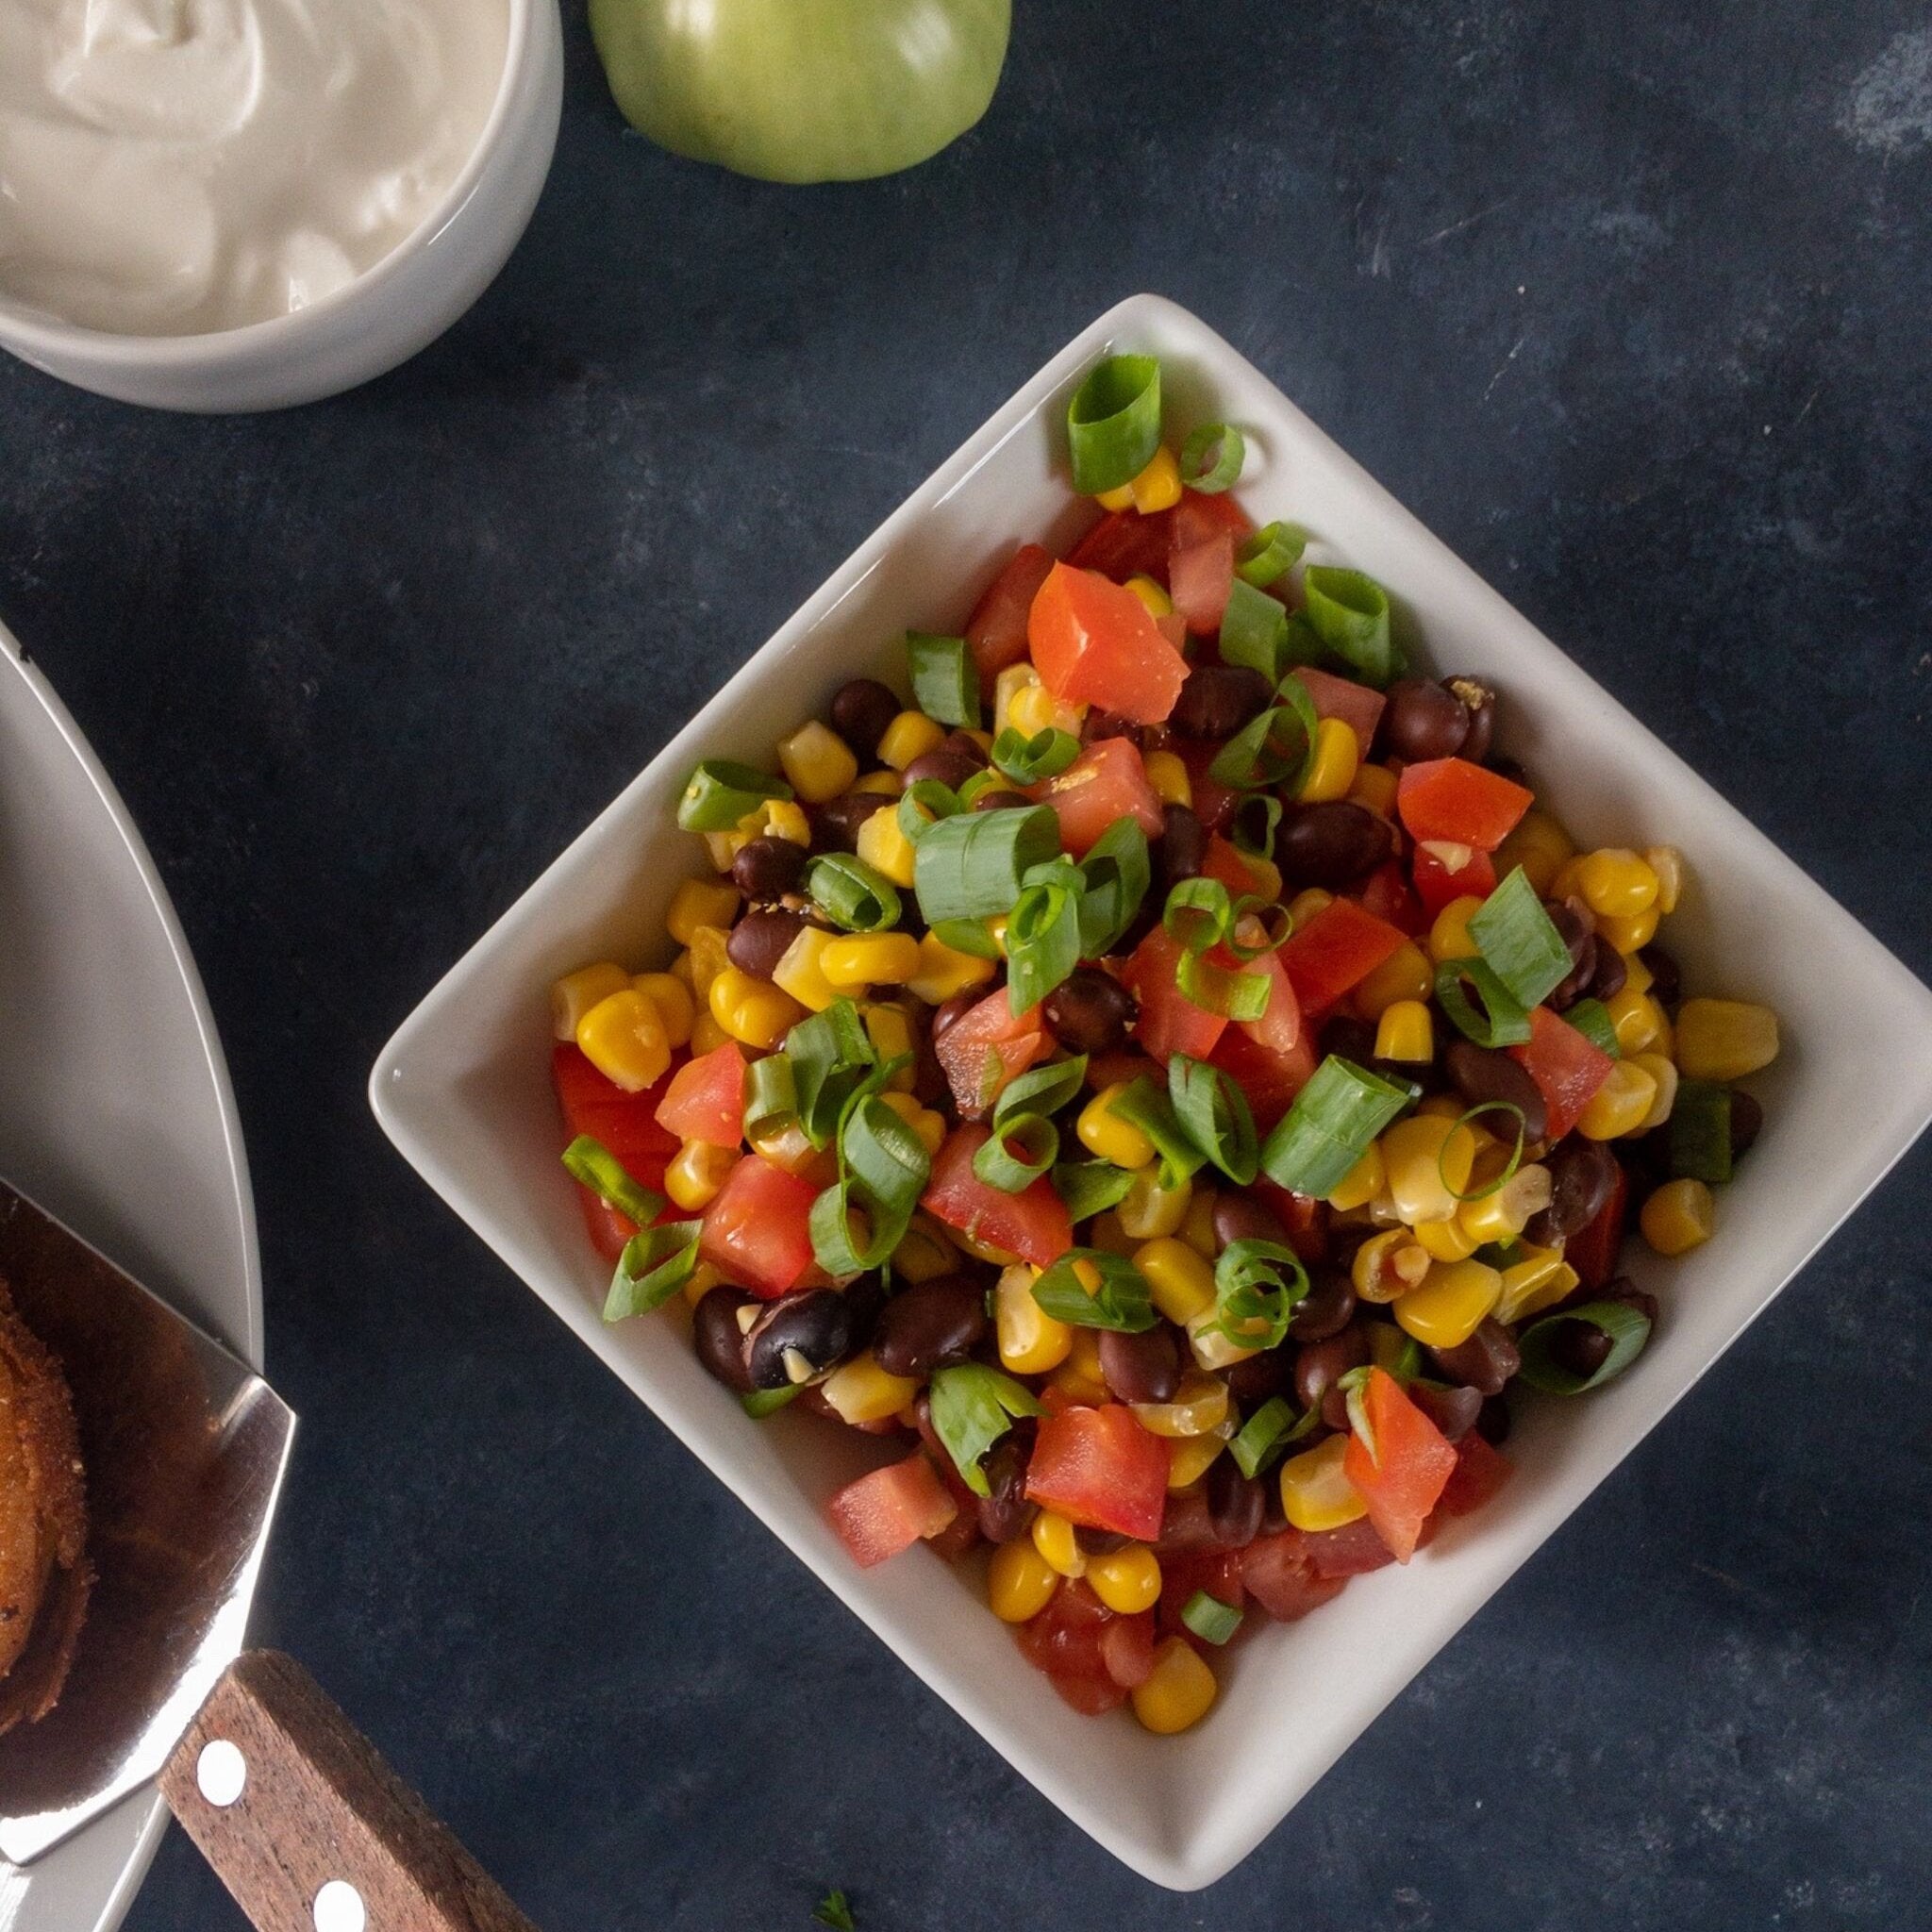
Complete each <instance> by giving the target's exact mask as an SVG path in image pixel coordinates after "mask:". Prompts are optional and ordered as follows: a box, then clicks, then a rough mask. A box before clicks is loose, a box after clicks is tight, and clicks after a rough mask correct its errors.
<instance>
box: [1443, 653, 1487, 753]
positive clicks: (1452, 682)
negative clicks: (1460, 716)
mask: <svg viewBox="0 0 1932 1932" xmlns="http://www.w3.org/2000/svg"><path fill="white" fill-rule="evenodd" d="M1442 689H1443V690H1444V691H1447V692H1448V693H1449V695H1450V696H1451V697H1453V698H1454V699H1455V700H1456V702H1457V704H1459V705H1460V706H1461V707H1462V708H1463V709H1464V710H1465V711H1467V712H1468V713H1469V734H1468V736H1467V737H1466V738H1464V739H1463V741H1462V745H1461V748H1460V749H1459V750H1458V751H1457V754H1456V756H1457V758H1467V759H1468V760H1469V761H1470V763H1471V764H1473V765H1479V764H1481V763H1482V761H1483V760H1484V759H1485V758H1488V757H1489V755H1490V741H1491V739H1493V738H1494V737H1495V735H1496V693H1495V692H1494V691H1491V689H1490V687H1489V686H1488V685H1486V684H1485V683H1484V682H1483V681H1482V679H1481V678H1479V677H1468V676H1461V675H1458V676H1456V677H1445V678H1444V679H1443V680H1442Z"/></svg>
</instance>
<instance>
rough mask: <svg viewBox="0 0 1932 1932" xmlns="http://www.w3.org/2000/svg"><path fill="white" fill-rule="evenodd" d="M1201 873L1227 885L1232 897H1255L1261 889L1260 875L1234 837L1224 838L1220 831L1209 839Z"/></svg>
mask: <svg viewBox="0 0 1932 1932" xmlns="http://www.w3.org/2000/svg"><path fill="white" fill-rule="evenodd" d="M1201 875H1202V877H1203V878H1209V879H1214V880H1216V881H1217V882H1219V883H1220V884H1221V885H1224V886H1225V887H1226V888H1227V891H1228V896H1229V897H1230V898H1235V899H1240V898H1243V897H1254V896H1256V895H1258V893H1259V892H1260V890H1261V880H1260V876H1259V874H1257V872H1256V871H1255V868H1254V867H1253V866H1252V865H1250V864H1249V863H1248V861H1247V859H1246V858H1245V857H1243V855H1242V853H1241V847H1240V846H1239V845H1237V844H1236V843H1235V842H1234V841H1233V840H1232V839H1224V838H1223V837H1222V836H1221V834H1220V833H1219V832H1216V833H1214V834H1213V835H1212V836H1211V837H1210V838H1209V839H1208V856H1207V857H1206V858H1204V859H1202V861H1201Z"/></svg>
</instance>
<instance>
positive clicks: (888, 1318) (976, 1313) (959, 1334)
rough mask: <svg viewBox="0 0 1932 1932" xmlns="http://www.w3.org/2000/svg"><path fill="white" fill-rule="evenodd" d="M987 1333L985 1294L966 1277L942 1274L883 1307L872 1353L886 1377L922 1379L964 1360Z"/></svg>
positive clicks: (916, 1283) (915, 1284)
mask: <svg viewBox="0 0 1932 1932" xmlns="http://www.w3.org/2000/svg"><path fill="white" fill-rule="evenodd" d="M986 1332H987V1320H986V1291H985V1290H984V1289H982V1288H981V1287H980V1285H979V1284H978V1283H977V1282H976V1281H974V1280H972V1279H971V1278H970V1277H968V1276H967V1275H964V1274H941V1275H936V1276H935V1277H934V1278H933V1279H932V1280H930V1281H919V1282H915V1283H914V1284H913V1285H912V1286H911V1287H910V1288H908V1289H905V1290H903V1291H901V1292H900V1293H898V1294H896V1295H894V1296H893V1297H892V1299H891V1301H889V1302H888V1303H887V1304H886V1306H885V1307H883V1308H882V1309H881V1310H880V1311H879V1321H878V1327H877V1328H876V1330H874V1335H873V1344H872V1352H873V1356H874V1359H875V1360H876V1361H877V1362H878V1365H879V1367H880V1368H882V1369H883V1370H885V1372H886V1373H887V1374H889V1375H908V1376H911V1377H913V1378H914V1379H923V1378H924V1377H925V1376H927V1375H929V1374H932V1373H933V1371H934V1370H935V1369H943V1368H945V1367H947V1366H948V1365H949V1364H951V1363H953V1362H962V1361H964V1360H965V1359H966V1357H968V1356H969V1355H971V1354H972V1353H973V1350H974V1346H975V1345H976V1344H977V1343H978V1342H980V1341H983V1340H984V1339H985V1336H986Z"/></svg>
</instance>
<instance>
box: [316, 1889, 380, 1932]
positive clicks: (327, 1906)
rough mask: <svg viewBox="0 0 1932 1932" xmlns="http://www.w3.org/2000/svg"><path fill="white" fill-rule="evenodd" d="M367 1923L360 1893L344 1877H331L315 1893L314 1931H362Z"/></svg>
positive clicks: (367, 1919)
mask: <svg viewBox="0 0 1932 1932" xmlns="http://www.w3.org/2000/svg"><path fill="white" fill-rule="evenodd" d="M368 1923H369V1914H368V1912H367V1911H366V1910H364V1908H363V1905H362V1894H361V1893H360V1892H359V1891H358V1890H356V1888H355V1887H354V1886H353V1885H351V1884H350V1883H349V1881H348V1880H347V1879H346V1878H331V1879H330V1880H329V1881H328V1883H327V1884H326V1885H325V1886H324V1887H323V1888H322V1890H320V1891H318V1892H317V1893H316V1894H315V1932H362V1928H363V1927H364V1926H365V1925H366V1924H368Z"/></svg>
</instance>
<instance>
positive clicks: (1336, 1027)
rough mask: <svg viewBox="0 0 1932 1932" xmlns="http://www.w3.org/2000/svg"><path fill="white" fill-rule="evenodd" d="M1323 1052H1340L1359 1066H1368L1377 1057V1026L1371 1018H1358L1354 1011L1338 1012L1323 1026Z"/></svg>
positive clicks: (1343, 1056) (1325, 1053)
mask: <svg viewBox="0 0 1932 1932" xmlns="http://www.w3.org/2000/svg"><path fill="white" fill-rule="evenodd" d="M1322 1052H1323V1054H1324V1056H1325V1055H1328V1054H1331V1053H1332V1054H1338V1055H1340V1056H1341V1058H1343V1059H1345V1060H1354V1061H1355V1063H1356V1064H1357V1066H1364V1067H1365V1066H1367V1065H1368V1063H1369V1062H1370V1061H1371V1060H1372V1059H1374V1057H1375V1027H1374V1022H1373V1021H1370V1020H1357V1018H1356V1017H1355V1015H1354V1014H1353V1013H1338V1014H1337V1015H1336V1016H1335V1017H1334V1018H1333V1019H1332V1020H1328V1021H1324V1023H1323V1026H1322Z"/></svg>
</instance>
